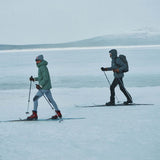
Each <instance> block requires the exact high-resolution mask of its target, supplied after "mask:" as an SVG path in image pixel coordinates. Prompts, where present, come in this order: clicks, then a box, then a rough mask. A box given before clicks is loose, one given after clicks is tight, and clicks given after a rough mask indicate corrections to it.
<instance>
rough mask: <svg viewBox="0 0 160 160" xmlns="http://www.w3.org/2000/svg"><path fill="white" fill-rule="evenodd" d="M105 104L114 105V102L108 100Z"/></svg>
mask: <svg viewBox="0 0 160 160" xmlns="http://www.w3.org/2000/svg"><path fill="white" fill-rule="evenodd" d="M105 105H106V106H114V105H115V102H112V101H110V102H107V103H106V104H105Z"/></svg>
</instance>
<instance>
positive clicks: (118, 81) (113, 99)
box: [110, 78, 132, 102]
mask: <svg viewBox="0 0 160 160" xmlns="http://www.w3.org/2000/svg"><path fill="white" fill-rule="evenodd" d="M118 84H119V88H120V90H121V91H122V92H123V94H124V95H125V96H126V98H127V100H131V101H132V97H131V95H130V94H129V92H128V91H127V90H126V89H125V87H124V84H123V79H122V78H114V80H113V82H112V84H111V86H110V91H111V97H110V101H111V102H115V87H116V86H117V85H118Z"/></svg>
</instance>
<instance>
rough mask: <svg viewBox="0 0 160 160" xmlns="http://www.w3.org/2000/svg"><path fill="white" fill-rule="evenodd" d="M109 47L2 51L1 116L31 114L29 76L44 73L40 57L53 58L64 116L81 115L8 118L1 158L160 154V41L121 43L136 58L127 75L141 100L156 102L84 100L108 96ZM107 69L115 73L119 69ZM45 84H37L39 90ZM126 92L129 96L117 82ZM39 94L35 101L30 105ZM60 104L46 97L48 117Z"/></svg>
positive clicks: (1, 128)
mask: <svg viewBox="0 0 160 160" xmlns="http://www.w3.org/2000/svg"><path fill="white" fill-rule="evenodd" d="M108 51H109V49H107V50H105V49H92V50H88V49H85V50H53V51H51V50H50V51H43V52H39V51H26V52H25V51H23V52H4V53H3V52H1V53H0V68H1V70H0V121H5V120H11V119H18V118H19V117H21V118H25V117H26V115H25V112H26V108H27V101H28V89H29V81H28V78H29V77H30V76H31V75H33V76H36V75H37V68H36V65H35V61H34V59H35V57H36V56H37V55H38V54H41V53H43V54H44V57H45V59H46V60H47V61H48V62H49V65H48V68H49V71H50V74H51V79H52V86H53V89H52V93H53V96H54V98H55V100H56V102H57V104H58V106H59V108H60V109H61V111H62V113H63V117H66V118H77V119H74V120H64V121H63V122H61V123H59V122H58V121H54V122H53V121H44V122H41V121H33V122H1V123H0V160H11V159H12V160H22V159H23V160H35V159H38V160H44V159H45V160H49V159H59V160H81V159H84V160H106V159H109V160H159V159H160V153H159V150H160V125H159V124H160V118H159V117H160V101H159V96H160V65H159V59H160V48H159V47H151V48H147V47H146V48H144V47H143V48H119V49H118V51H119V53H120V54H125V55H126V56H127V58H128V61H129V64H130V72H129V73H126V75H125V78H124V83H125V84H126V86H127V89H128V90H129V92H130V93H131V95H132V96H133V100H134V102H135V103H149V104H154V105H147V106H145V105H142V106H120V107H103V108H80V107H77V105H78V106H84V105H85V106H86V105H93V104H104V103H105V102H107V101H108V100H109V96H110V95H109V94H110V93H109V85H108V83H107V81H106V79H105V77H104V74H103V72H102V71H101V70H100V68H101V67H102V66H106V67H107V66H110V58H109V54H108ZM107 75H108V77H109V79H110V81H112V79H113V74H112V73H108V72H107ZM36 92H37V90H36V89H35V86H34V85H33V86H32V94H31V97H33V96H34V94H35V93H36ZM116 95H117V97H118V99H119V100H120V101H121V102H123V101H124V100H125V97H124V96H123V94H122V93H121V92H120V91H119V88H118V87H117V88H116ZM31 110H32V102H31V104H30V113H31ZM53 114H54V112H53V111H52V110H51V108H50V106H49V105H48V104H47V103H46V101H45V100H44V99H43V98H41V99H40V101H39V108H38V116H39V118H40V119H43V118H48V117H51V116H52V115H53Z"/></svg>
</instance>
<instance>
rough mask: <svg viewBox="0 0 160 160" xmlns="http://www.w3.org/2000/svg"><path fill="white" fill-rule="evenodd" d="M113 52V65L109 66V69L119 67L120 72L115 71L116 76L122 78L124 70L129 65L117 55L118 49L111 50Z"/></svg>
mask: <svg viewBox="0 0 160 160" xmlns="http://www.w3.org/2000/svg"><path fill="white" fill-rule="evenodd" d="M109 53H111V54H112V62H111V67H107V70H109V71H112V70H114V69H117V68H118V69H119V72H114V77H115V78H122V77H123V76H124V73H123V70H124V69H125V68H126V67H127V66H126V64H125V63H124V62H123V61H122V60H121V59H120V58H119V57H117V51H116V50H115V49H113V50H111V51H109Z"/></svg>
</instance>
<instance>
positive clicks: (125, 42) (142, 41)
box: [0, 31, 160, 50]
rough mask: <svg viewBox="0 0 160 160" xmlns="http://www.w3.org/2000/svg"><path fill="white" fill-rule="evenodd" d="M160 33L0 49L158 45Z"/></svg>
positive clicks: (102, 37) (0, 46) (13, 46)
mask: <svg viewBox="0 0 160 160" xmlns="http://www.w3.org/2000/svg"><path fill="white" fill-rule="evenodd" d="M159 44H160V33H159V32H149V31H138V32H137V31H133V32H130V33H124V34H109V35H104V36H97V37H93V38H89V39H84V40H79V41H73V42H66V43H57V44H29V45H7V44H5V45H3V44H2V45H0V50H12V49H37V48H68V47H99V46H129V45H159Z"/></svg>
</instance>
